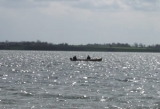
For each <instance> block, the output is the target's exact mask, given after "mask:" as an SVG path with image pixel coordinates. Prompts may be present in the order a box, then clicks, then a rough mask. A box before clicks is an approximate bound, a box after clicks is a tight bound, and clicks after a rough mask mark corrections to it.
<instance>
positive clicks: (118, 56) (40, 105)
mask: <svg viewBox="0 0 160 109" xmlns="http://www.w3.org/2000/svg"><path fill="white" fill-rule="evenodd" d="M75 55H76V56H77V58H86V57H87V55H90V56H91V58H101V57H102V61H101V62H83V61H77V62H73V61H70V60H69V58H70V57H73V56H75ZM124 108H125V109H151V108H153V109H159V108H160V53H127V52H117V53H116V52H62V51H0V109H124Z"/></svg>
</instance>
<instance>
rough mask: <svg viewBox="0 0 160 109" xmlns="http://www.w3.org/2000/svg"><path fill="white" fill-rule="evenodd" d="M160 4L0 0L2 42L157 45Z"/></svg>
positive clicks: (144, 0) (156, 0)
mask: <svg viewBox="0 0 160 109" xmlns="http://www.w3.org/2000/svg"><path fill="white" fill-rule="evenodd" d="M159 11H160V0H0V41H6V40H8V41H37V40H40V41H47V42H51V43H63V42H66V43H69V44H87V43H101V44H103V43H112V42H114V43H117V42H120V43H129V44H133V43H135V42H137V43H143V44H147V45H148V44H149V45H150V44H158V43H159V40H160V37H159V35H160V31H159V30H160V22H159V20H160V13H159Z"/></svg>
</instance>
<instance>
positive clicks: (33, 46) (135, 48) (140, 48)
mask: <svg viewBox="0 0 160 109" xmlns="http://www.w3.org/2000/svg"><path fill="white" fill-rule="evenodd" d="M0 50H52V51H114V52H119V51H121V52H160V45H159V44H155V45H148V46H146V45H144V44H142V43H139V44H138V43H134V44H133V45H130V44H128V43H106V44H97V43H94V44H86V45H82V44H81V45H69V44H67V43H60V44H53V43H48V42H41V41H39V40H37V41H36V42H34V41H31V42H29V41H21V42H9V41H5V42H0Z"/></svg>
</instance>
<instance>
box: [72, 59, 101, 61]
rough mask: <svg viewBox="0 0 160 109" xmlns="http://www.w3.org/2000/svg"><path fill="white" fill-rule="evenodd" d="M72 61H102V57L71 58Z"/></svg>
mask: <svg viewBox="0 0 160 109" xmlns="http://www.w3.org/2000/svg"><path fill="white" fill-rule="evenodd" d="M70 60H71V61H102V58H95V59H76V60H74V59H73V58H70Z"/></svg>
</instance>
